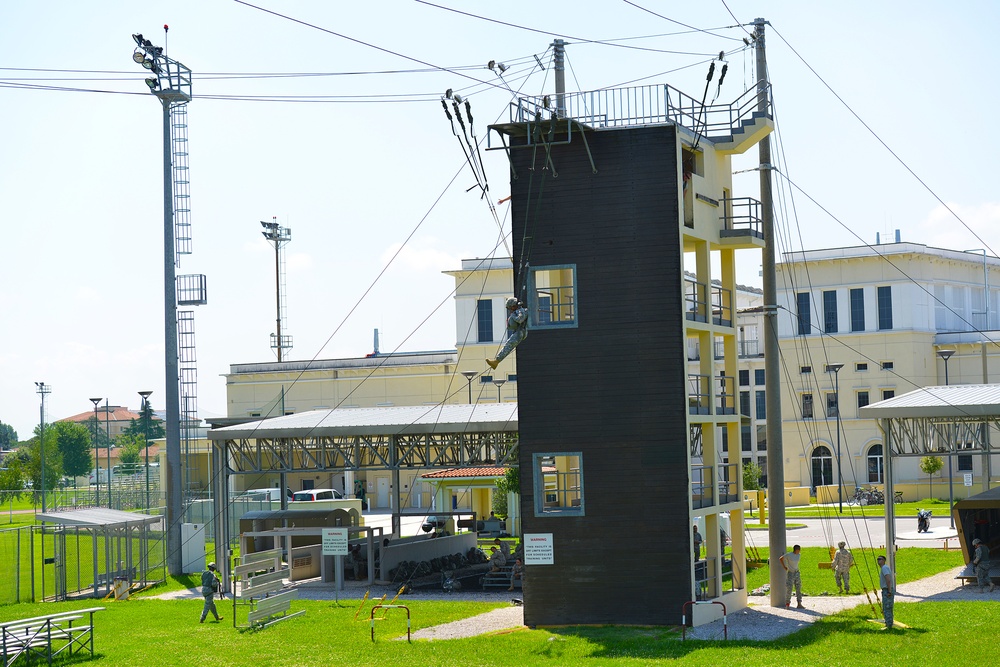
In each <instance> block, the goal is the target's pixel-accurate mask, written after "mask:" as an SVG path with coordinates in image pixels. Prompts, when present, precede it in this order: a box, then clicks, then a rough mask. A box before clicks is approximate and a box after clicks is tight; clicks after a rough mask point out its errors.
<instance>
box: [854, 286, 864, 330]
mask: <svg viewBox="0 0 1000 667" xmlns="http://www.w3.org/2000/svg"><path fill="white" fill-rule="evenodd" d="M864 330H865V291H864V290H863V289H862V288H860V287H859V288H856V289H852V290H851V331H864Z"/></svg>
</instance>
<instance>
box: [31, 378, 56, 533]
mask: <svg viewBox="0 0 1000 667" xmlns="http://www.w3.org/2000/svg"><path fill="white" fill-rule="evenodd" d="M35 387H37V389H36V390H35V391H36V393H37V394H38V395H39V396H41V397H42V407H41V408H40V409H39V413H38V414H39V428H38V431H39V433H38V448H39V458H40V459H41V468H42V514H45V396H46V395H47V394H50V393H51V392H52V387H51V386H50V385H47V384H45V383H44V382H36V383H35Z"/></svg>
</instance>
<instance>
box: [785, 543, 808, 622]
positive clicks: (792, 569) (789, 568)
mask: <svg viewBox="0 0 1000 667" xmlns="http://www.w3.org/2000/svg"><path fill="white" fill-rule="evenodd" d="M801 558H802V547H800V546H799V545H798V544H796V545H795V546H794V547H792V550H791V551H789V552H788V553H787V554H784V555H782V556H780V557H779V558H778V562H779V563H781V565H782V567H784V568H785V606H786V607H791V606H792V589H793V588H794V589H795V597H796V601H797V602H798V604H797V605H796V607H797V608H798V609H805V607H803V606H802V574H801V573H800V572H799V560H800V559H801Z"/></svg>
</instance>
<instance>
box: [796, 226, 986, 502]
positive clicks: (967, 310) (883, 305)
mask: <svg viewBox="0 0 1000 667" xmlns="http://www.w3.org/2000/svg"><path fill="white" fill-rule="evenodd" d="M777 272H778V285H779V286H781V287H779V293H778V302H779V308H780V309H781V311H782V313H783V316H781V317H780V318H779V341H780V343H779V344H780V348H781V356H782V360H783V361H782V363H783V365H784V371H783V386H782V408H781V414H782V419H783V424H782V434H783V444H784V453H785V466H784V468H785V483H786V486H789V487H808V488H809V489H810V491H812V492H813V493H816V494H817V495H818V497H819V498H821V499H822V500H825V501H827V502H829V501H838V499H839V497H838V486H837V485H838V481H839V480H838V477H840V478H841V480H842V483H843V487H842V488H841V491H840V497H842V498H847V497H850V496H851V495H853V493H854V489H855V486H868V485H869V484H873V485H877V486H881V485H882V484H883V483H884V481H885V480H884V477H883V469H884V466H883V457H882V455H883V448H882V436H881V433H880V432H879V430H878V425H877V424H876V422H875V421H874V420H871V419H864V418H862V417H861V416H860V413H859V411H860V409H861V408H862V407H864V406H866V405H868V404H869V403H876V402H878V401H881V400H884V399H887V398H892V397H893V396H896V395H900V394H905V393H907V392H909V391H912V390H913V389H916V388H918V387H925V386H931V385H944V384H953V385H954V384H979V383H988V382H992V381H995V378H996V368H997V366H996V364H997V363H998V358H997V357H998V354H1000V350H998V349H997V346H996V345H994V344H992V342H991V341H996V340H997V339H998V337H1000V334H998V332H997V330H998V329H1000V314H998V306H1000V275H998V274H1000V260H998V259H997V258H995V257H986V256H984V255H983V254H974V253H971V252H959V251H955V250H947V249H942V248H931V247H928V246H925V245H921V244H918V243H900V242H896V243H888V244H880V245H875V246H859V247H850V248H829V249H823V250H809V251H805V252H794V253H786V254H785V255H784V259H783V261H782V262H781V263H780V264H779V265H778V267H777ZM984 341H986V342H985V343H984ZM948 351H952V352H953V355H948V354H947V352H948ZM942 352H944V353H945V354H944V355H942V354H941V353H942ZM944 356H949V357H950V360H949V361H948V362H945V360H944V358H943V357H944ZM835 369H838V370H836V371H835ZM838 412H839V423H840V429H839V439H838V428H837V425H838V419H837V416H838ZM942 458H945V457H942ZM980 458H981V457H973V456H972V455H971V454H970V455H957V456H955V457H954V461H953V462H952V482H953V484H955V485H957V486H958V487H961V492H962V494H963V495H964V494H965V493H966V489H965V488H964V485H963V483H964V474H965V473H972V474H973V479H974V486H973V487H972V488H973V489H981V488H983V487H982V484H981V481H982V480H981V476H982V464H981V460H980ZM838 462H839V465H838ZM947 472H948V466H947V462H946V463H945V467H944V469H943V470H942V472H941V473H940V475H936V476H935V478H934V479H933V481H932V483H933V487H932V488H929V486H928V483H929V480H928V478H927V475H926V474H924V473H922V472H920V469H919V459H913V458H906V459H901V460H900V461H899V462H898V463H897V464H894V468H893V474H894V484H895V487H896V489H897V490H901V491H903V495H904V499H906V500H917V499H919V498H924V497H927V495H928V494H929V493H933V495H934V496H935V497H938V498H947V497H948V476H947Z"/></svg>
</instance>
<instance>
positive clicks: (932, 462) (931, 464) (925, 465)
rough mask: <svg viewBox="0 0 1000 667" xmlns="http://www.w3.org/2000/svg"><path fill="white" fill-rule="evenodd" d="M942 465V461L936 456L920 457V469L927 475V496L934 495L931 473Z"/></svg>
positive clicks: (935, 471)
mask: <svg viewBox="0 0 1000 667" xmlns="http://www.w3.org/2000/svg"><path fill="white" fill-rule="evenodd" d="M943 466H944V462H943V461H941V459H939V458H938V457H936V456H925V457H923V458H922V459H920V471H921V472H923V473H925V474H926V475H927V480H928V483H927V486H928V488H929V489H930V495H929V496H928V497H929V498H933V497H934V478H933V475H934V474H935V473H937V472H938V471H939V470H941V468H942V467H943Z"/></svg>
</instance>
